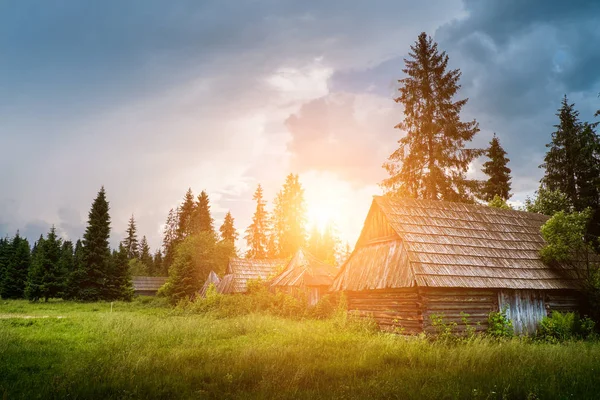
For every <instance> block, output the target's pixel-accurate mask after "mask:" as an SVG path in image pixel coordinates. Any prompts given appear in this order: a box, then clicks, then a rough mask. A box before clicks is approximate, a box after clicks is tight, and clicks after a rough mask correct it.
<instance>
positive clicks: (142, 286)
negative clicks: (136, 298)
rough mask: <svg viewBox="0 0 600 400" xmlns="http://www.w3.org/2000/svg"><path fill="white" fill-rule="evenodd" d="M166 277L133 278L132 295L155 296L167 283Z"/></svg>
mask: <svg viewBox="0 0 600 400" xmlns="http://www.w3.org/2000/svg"><path fill="white" fill-rule="evenodd" d="M167 279H168V278H167V277H166V276H133V277H132V278H131V280H132V283H133V293H134V294H136V295H142V296H156V292H158V289H160V287H161V286H162V285H164V284H165V282H167Z"/></svg>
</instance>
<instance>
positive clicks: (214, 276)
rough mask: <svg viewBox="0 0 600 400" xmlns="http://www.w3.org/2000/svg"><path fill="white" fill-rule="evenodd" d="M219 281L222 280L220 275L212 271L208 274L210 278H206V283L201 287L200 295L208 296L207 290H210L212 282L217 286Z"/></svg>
mask: <svg viewBox="0 0 600 400" xmlns="http://www.w3.org/2000/svg"><path fill="white" fill-rule="evenodd" d="M219 282H221V279H220V278H219V275H217V274H216V272H215V271H210V272H209V274H208V278H206V281H205V282H204V285H202V289H200V293H199V294H200V297H204V296H206V291H207V290H208V288H209V287H210V285H211V284H213V285H214V286H215V288H216V287H217V286H218V285H219Z"/></svg>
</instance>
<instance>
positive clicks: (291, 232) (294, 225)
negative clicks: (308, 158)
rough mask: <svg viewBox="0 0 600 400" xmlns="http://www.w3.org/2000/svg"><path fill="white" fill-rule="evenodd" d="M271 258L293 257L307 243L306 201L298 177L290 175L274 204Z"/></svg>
mask: <svg viewBox="0 0 600 400" xmlns="http://www.w3.org/2000/svg"><path fill="white" fill-rule="evenodd" d="M271 238H272V239H273V243H272V244H271V246H273V248H272V249H271V250H272V252H270V254H268V256H269V257H270V258H275V257H279V258H287V257H291V256H293V255H294V254H295V253H296V252H297V251H298V249H299V248H301V247H303V246H304V245H305V243H306V201H305V200H304V189H303V188H302V184H301V183H300V180H299V179H298V175H294V174H289V175H288V176H287V177H286V179H285V183H284V184H283V188H282V189H281V190H280V191H279V193H277V196H276V197H275V202H274V210H273V220H272V233H271Z"/></svg>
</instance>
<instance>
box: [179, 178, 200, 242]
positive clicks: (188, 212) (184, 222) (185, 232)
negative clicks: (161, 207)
mask: <svg viewBox="0 0 600 400" xmlns="http://www.w3.org/2000/svg"><path fill="white" fill-rule="evenodd" d="M195 209H196V204H195V203H194V194H193V193H192V189H191V188H189V189H188V190H187V192H186V193H185V196H184V198H183V203H182V204H181V207H180V208H179V216H178V218H179V220H178V224H177V238H178V239H179V240H181V239H184V238H186V237H188V236H189V235H190V234H192V232H193V230H194V211H195Z"/></svg>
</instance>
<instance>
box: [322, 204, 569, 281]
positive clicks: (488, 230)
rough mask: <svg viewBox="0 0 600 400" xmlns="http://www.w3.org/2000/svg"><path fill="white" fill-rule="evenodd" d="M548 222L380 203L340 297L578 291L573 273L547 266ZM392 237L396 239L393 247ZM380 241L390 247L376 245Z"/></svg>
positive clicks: (468, 209) (477, 210)
mask: <svg viewBox="0 0 600 400" xmlns="http://www.w3.org/2000/svg"><path fill="white" fill-rule="evenodd" d="M547 219H548V217H546V216H544V215H540V214H533V213H527V212H523V211H514V210H503V209H499V208H492V207H487V206H480V205H473V204H463V203H451V202H445V201H430V200H416V199H392V198H389V197H381V196H376V197H375V198H374V200H373V204H372V206H371V210H370V211H369V215H368V216H367V220H366V221H365V227H364V228H363V232H362V233H361V237H360V239H359V241H358V243H357V246H356V249H355V251H354V252H353V254H352V256H351V257H350V259H349V260H348V261H347V262H346V264H345V265H344V266H343V268H342V271H341V272H340V274H339V275H338V277H337V278H336V279H335V281H334V289H336V290H363V289H383V288H400V287H409V286H413V285H415V284H416V285H418V286H426V287H464V288H477V287H480V288H499V289H501V288H505V289H573V288H577V287H578V282H577V273H576V269H575V268H574V267H573V266H570V265H562V266H559V267H558V268H556V267H549V266H547V265H545V264H544V263H543V262H542V261H541V259H540V256H539V251H540V249H541V248H542V247H543V246H544V245H545V242H544V239H543V238H542V236H541V234H540V228H541V226H542V225H543V224H544V222H546V221H547ZM390 230H392V231H393V232H395V233H396V235H397V236H396V237H395V238H392V240H389V232H390ZM378 236H379V237H381V236H385V237H387V238H388V239H387V240H388V241H387V242H384V243H375V244H373V242H374V241H376V239H377V238H378ZM396 253H398V254H396ZM390 255H393V256H394V257H395V258H394V257H391V256H390Z"/></svg>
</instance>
